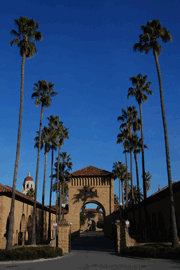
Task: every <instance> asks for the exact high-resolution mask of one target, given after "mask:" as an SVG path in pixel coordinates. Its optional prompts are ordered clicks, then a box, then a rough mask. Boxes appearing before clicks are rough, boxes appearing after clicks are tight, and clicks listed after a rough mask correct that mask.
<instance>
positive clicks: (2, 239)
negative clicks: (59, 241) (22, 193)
mask: <svg viewBox="0 0 180 270" xmlns="http://www.w3.org/2000/svg"><path fill="white" fill-rule="evenodd" d="M10 207H11V198H10V197H7V196H5V195H1V196H0V213H1V215H0V224H1V226H0V249H5V248H6V237H7V236H6V233H7V222H8V216H9V213H10ZM41 211H42V210H41V209H39V208H37V220H38V222H39V216H40V214H41ZM23 214H24V217H22V216H23ZM30 215H31V217H32V215H33V203H32V205H30V204H27V203H25V202H22V201H20V200H17V199H16V200H15V208H14V228H13V246H14V245H18V234H19V233H20V232H22V231H23V227H25V228H26V235H25V240H26V241H27V240H28V231H27V224H28V220H30V218H29V216H30ZM23 220H24V221H23ZM44 220H45V223H46V224H47V225H46V228H47V231H48V220H49V212H48V211H44ZM55 220H56V215H55V214H54V213H51V224H53V222H55ZM51 230H52V233H51V235H52V237H53V234H54V229H53V226H52V225H51ZM46 235H47V233H46Z"/></svg>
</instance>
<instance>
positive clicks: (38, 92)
mask: <svg viewBox="0 0 180 270" xmlns="http://www.w3.org/2000/svg"><path fill="white" fill-rule="evenodd" d="M34 85H35V86H36V87H37V88H36V87H33V90H35V92H34V93H33V94H32V96H31V98H36V100H35V106H36V107H39V105H40V104H41V117H40V125H39V147H38V157H37V167H36V182H35V200H34V207H33V227H32V241H31V245H36V197H37V184H38V173H39V160H40V147H41V129H42V118H43V112H44V107H45V108H49V107H50V106H51V102H52V100H51V97H53V96H55V95H58V93H57V92H55V91H54V84H52V83H51V82H49V83H48V84H47V81H46V80H42V81H38V83H35V84H34Z"/></svg>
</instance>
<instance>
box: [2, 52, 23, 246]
mask: <svg viewBox="0 0 180 270" xmlns="http://www.w3.org/2000/svg"><path fill="white" fill-rule="evenodd" d="M24 65H25V53H24V54H23V57H22V64H21V94H20V110H19V126H18V141H17V148H16V160H15V168H14V177H13V188H12V198H11V210H10V217H9V227H8V231H7V243H6V249H12V245H13V227H14V203H15V190H16V181H17V172H18V165H19V156H20V145H21V127H22V114H23V94H24Z"/></svg>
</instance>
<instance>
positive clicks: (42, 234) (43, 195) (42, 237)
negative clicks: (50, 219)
mask: <svg viewBox="0 0 180 270" xmlns="http://www.w3.org/2000/svg"><path fill="white" fill-rule="evenodd" d="M46 168H47V152H45V166H44V181H43V194H42V221H41V223H42V231H41V239H42V243H44V197H45V183H46Z"/></svg>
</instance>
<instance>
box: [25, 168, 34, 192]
mask: <svg viewBox="0 0 180 270" xmlns="http://www.w3.org/2000/svg"><path fill="white" fill-rule="evenodd" d="M30 188H33V189H34V181H33V179H32V177H31V176H30V172H29V173H28V176H27V177H26V178H25V179H24V182H23V186H22V193H23V194H25V195H26V194H27V192H28V190H29V189H30Z"/></svg>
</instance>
